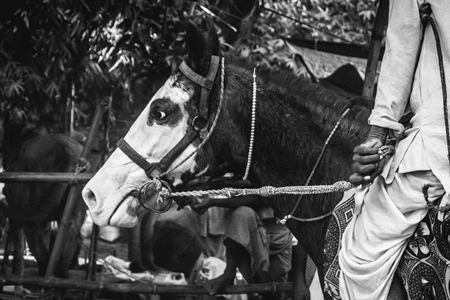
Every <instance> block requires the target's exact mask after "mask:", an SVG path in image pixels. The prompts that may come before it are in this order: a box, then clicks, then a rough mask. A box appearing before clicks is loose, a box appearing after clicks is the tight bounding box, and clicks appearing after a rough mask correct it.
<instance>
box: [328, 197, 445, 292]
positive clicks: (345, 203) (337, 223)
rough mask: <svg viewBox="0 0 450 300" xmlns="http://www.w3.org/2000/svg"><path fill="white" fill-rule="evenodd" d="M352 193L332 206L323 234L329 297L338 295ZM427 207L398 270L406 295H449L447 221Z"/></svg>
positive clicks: (351, 215) (353, 203) (350, 213)
mask: <svg viewBox="0 0 450 300" xmlns="http://www.w3.org/2000/svg"><path fill="white" fill-rule="evenodd" d="M354 209H355V200H354V197H353V195H351V196H349V197H344V198H343V200H342V201H341V202H340V203H339V204H338V205H337V206H336V208H335V209H334V212H333V215H332V218H331V219H330V223H329V225H328V230H327V234H326V238H325V248H324V253H325V262H324V274H325V277H324V290H325V292H327V293H328V294H329V295H330V296H331V298H332V299H341V297H340V295H339V272H340V268H339V261H338V253H339V250H340V248H341V241H342V235H343V233H344V230H345V228H346V227H347V225H348V223H349V222H350V220H351V219H352V218H353V213H354ZM437 215H438V212H437V211H436V210H434V209H432V210H430V211H429V212H428V214H427V215H426V216H425V218H424V219H423V220H422V221H421V222H420V223H419V225H418V226H417V229H416V231H415V232H414V235H413V236H412V237H411V238H410V240H409V241H408V246H407V247H406V250H405V252H404V254H403V257H402V260H401V261H400V264H399V266H398V268H397V272H398V274H399V275H400V277H401V278H402V281H403V284H404V285H405V289H406V292H407V294H408V298H409V299H411V300H419V299H420V300H421V299H450V286H449V285H450V222H449V221H440V220H439V219H438V218H437Z"/></svg>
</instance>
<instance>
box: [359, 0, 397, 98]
mask: <svg viewBox="0 0 450 300" xmlns="http://www.w3.org/2000/svg"><path fill="white" fill-rule="evenodd" d="M391 1H394V0H391ZM388 13H389V0H380V3H379V4H378V10H377V16H376V18H375V24H374V25H373V29H372V37H371V39H370V50H369V57H368V58H367V65H366V74H365V77H364V87H363V96H365V97H367V98H369V99H373V98H374V96H375V84H376V76H377V70H378V63H379V59H380V54H381V43H382V41H383V37H384V31H385V29H386V26H387V23H388Z"/></svg>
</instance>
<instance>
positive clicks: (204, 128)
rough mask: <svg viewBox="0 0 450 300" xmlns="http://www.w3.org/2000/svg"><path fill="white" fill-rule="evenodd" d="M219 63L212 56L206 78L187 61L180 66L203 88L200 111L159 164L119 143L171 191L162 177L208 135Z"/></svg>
mask: <svg viewBox="0 0 450 300" xmlns="http://www.w3.org/2000/svg"><path fill="white" fill-rule="evenodd" d="M219 63H220V57H219V56H214V55H212V56H211V62H210V65H209V70H208V73H207V75H206V77H203V76H202V75H200V74H198V73H196V72H195V71H194V70H192V69H191V68H190V67H189V66H188V65H187V64H186V62H185V61H183V62H182V63H181V64H180V66H179V70H180V72H181V73H182V74H184V75H185V76H186V77H187V78H188V79H190V80H191V81H193V82H194V83H196V84H198V85H199V86H200V87H201V94H200V103H199V110H198V114H197V116H195V117H194V118H193V120H192V124H191V126H190V128H189V129H188V131H187V132H186V134H185V135H184V136H183V138H182V139H181V140H180V141H179V142H178V143H177V144H176V145H175V146H174V147H173V148H172V149H171V150H170V151H169V152H168V153H167V154H166V155H165V156H164V157H163V158H162V159H161V160H160V161H159V162H153V163H150V162H148V161H147V160H146V159H145V158H143V157H142V156H141V155H140V154H139V153H137V151H136V150H134V149H133V147H131V146H130V145H129V144H128V143H127V142H126V141H125V139H123V138H122V139H120V140H119V142H118V143H117V147H118V148H119V149H120V150H122V152H123V153H124V154H125V155H126V156H128V158H130V159H131V160H132V161H133V162H134V163H135V164H137V165H138V166H139V167H140V168H141V169H143V170H144V171H145V175H146V176H147V177H148V178H149V179H152V180H153V179H158V181H161V183H162V184H163V185H164V186H165V187H166V188H168V189H169V190H172V189H173V187H172V185H171V184H170V183H169V182H168V181H167V180H162V179H161V178H160V177H163V176H162V175H164V174H165V172H166V171H167V170H168V168H169V166H170V165H171V164H172V163H173V162H174V161H175V159H176V158H177V157H179V156H180V155H181V153H182V152H183V151H184V150H185V149H186V148H187V147H188V146H189V145H190V144H191V143H192V142H193V141H194V139H195V138H197V137H200V139H204V138H205V137H206V135H207V133H208V125H209V124H208V116H209V95H210V93H211V90H212V88H213V85H214V80H215V78H216V75H217V71H218V69H219ZM139 194H140V192H138V196H139ZM138 198H139V197H138ZM141 205H142V203H141Z"/></svg>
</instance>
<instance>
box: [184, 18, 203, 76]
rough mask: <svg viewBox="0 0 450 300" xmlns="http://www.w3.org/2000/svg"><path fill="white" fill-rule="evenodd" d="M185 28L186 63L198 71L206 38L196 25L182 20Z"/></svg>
mask: <svg viewBox="0 0 450 300" xmlns="http://www.w3.org/2000/svg"><path fill="white" fill-rule="evenodd" d="M183 25H184V27H185V29H186V47H187V50H188V53H187V54H188V64H189V65H191V67H192V68H193V69H194V70H195V71H197V72H199V71H200V70H201V69H202V68H201V66H202V62H203V60H204V56H205V50H206V39H205V37H204V36H203V34H202V32H201V31H200V30H199V29H198V27H197V26H196V25H195V24H194V23H192V22H191V21H185V22H183Z"/></svg>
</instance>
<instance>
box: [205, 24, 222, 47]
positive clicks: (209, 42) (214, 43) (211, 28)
mask: <svg viewBox="0 0 450 300" xmlns="http://www.w3.org/2000/svg"><path fill="white" fill-rule="evenodd" d="M205 22H206V26H207V30H208V34H207V37H206V47H207V48H206V52H207V53H208V54H209V55H219V51H220V42H219V37H218V36H217V31H216V26H215V25H214V21H213V20H212V19H211V18H206V19H205Z"/></svg>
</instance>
